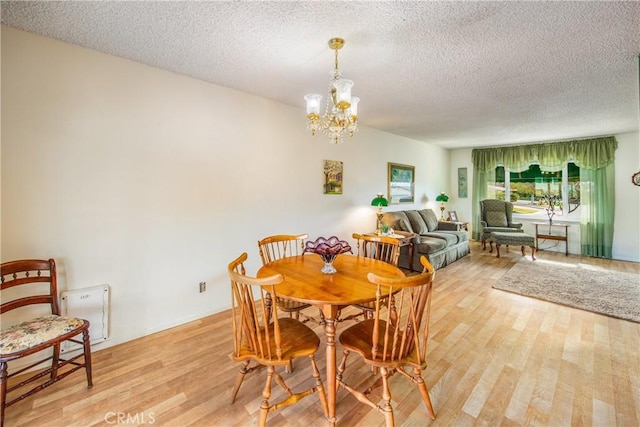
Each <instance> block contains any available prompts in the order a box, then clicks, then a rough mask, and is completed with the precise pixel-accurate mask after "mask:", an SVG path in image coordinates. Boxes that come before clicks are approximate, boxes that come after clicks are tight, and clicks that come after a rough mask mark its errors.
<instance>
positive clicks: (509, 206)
mask: <svg viewBox="0 0 640 427" xmlns="http://www.w3.org/2000/svg"><path fill="white" fill-rule="evenodd" d="M512 216H513V203H511V202H505V201H503V200H497V199H486V200H481V201H480V226H481V227H482V230H481V233H482V240H481V242H482V250H484V249H486V247H487V240H489V237H491V233H492V232H494V231H500V232H520V233H522V232H523V231H524V230H522V224H521V223H514V222H512Z"/></svg>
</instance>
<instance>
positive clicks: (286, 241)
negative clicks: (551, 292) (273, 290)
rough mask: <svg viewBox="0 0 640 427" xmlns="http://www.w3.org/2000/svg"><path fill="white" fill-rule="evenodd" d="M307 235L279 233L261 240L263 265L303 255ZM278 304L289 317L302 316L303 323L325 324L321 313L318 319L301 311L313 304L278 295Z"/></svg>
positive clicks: (259, 248)
mask: <svg viewBox="0 0 640 427" xmlns="http://www.w3.org/2000/svg"><path fill="white" fill-rule="evenodd" d="M307 237H309V235H308V234H298V235H291V234H278V235H275V236H269V237H265V238H264V239H262V240H260V241H259V242H258V250H259V252H260V258H262V265H267V264H269V263H271V262H273V261H276V260H279V259H282V258H286V257H291V256H297V255H302V254H303V252H304V241H305V239H306V238H307ZM276 305H277V306H278V308H279V309H280V310H281V311H283V312H285V313H288V314H289V317H293V318H295V319H298V320H300V318H301V317H302V320H301V321H302V322H303V323H304V322H308V321H310V320H311V321H314V322H317V323H320V324H324V318H323V317H322V316H321V315H320V320H317V319H315V318H314V317H312V316H308V315H306V314H305V313H301V311H302V310H304V309H305V308H309V307H311V304H305V303H302V302H297V301H293V300H290V299H286V298H282V297H278V299H277V300H276ZM320 314H322V312H320Z"/></svg>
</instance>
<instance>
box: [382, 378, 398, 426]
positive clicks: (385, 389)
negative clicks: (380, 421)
mask: <svg viewBox="0 0 640 427" xmlns="http://www.w3.org/2000/svg"><path fill="white" fill-rule="evenodd" d="M380 375H381V376H382V399H383V400H384V404H383V405H382V408H381V411H382V413H383V414H384V421H385V424H386V425H387V427H394V425H395V421H394V419H393V408H392V407H391V390H390V389H389V371H388V370H387V368H380Z"/></svg>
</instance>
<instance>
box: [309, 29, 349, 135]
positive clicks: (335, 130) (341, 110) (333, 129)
mask: <svg viewBox="0 0 640 427" xmlns="http://www.w3.org/2000/svg"><path fill="white" fill-rule="evenodd" d="M342 46H344V40H343V39H340V38H333V39H331V40H329V47H330V48H331V49H333V50H334V51H335V56H336V59H335V68H334V69H333V70H331V71H330V72H329V76H330V77H331V78H330V80H329V94H328V95H327V102H326V106H325V110H324V115H322V117H321V116H320V102H321V101H322V95H320V94H317V93H310V94H308V95H305V97H304V99H305V101H307V128H308V129H309V130H310V131H311V134H312V135H315V134H316V132H317V131H318V129H320V130H321V131H322V132H323V133H325V134H327V135H328V136H329V142H330V143H332V144H340V143H342V142H343V140H344V138H343V136H344V133H345V132H346V131H349V136H353V134H354V133H355V132H356V131H357V130H358V102H360V98H358V97H356V96H353V97H352V96H351V88H352V87H353V82H352V81H351V80H347V79H343V78H342V74H341V73H340V70H339V69H338V50H340V49H341V48H342Z"/></svg>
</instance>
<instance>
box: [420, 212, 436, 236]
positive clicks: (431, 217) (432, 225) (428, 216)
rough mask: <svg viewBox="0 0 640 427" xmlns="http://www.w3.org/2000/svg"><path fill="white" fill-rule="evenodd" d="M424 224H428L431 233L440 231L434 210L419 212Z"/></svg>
mask: <svg viewBox="0 0 640 427" xmlns="http://www.w3.org/2000/svg"><path fill="white" fill-rule="evenodd" d="M418 213H419V214H420V216H421V217H422V219H424V223H425V224H427V228H428V229H429V231H435V230H437V229H438V217H437V216H436V214H435V213H434V212H433V210H432V209H421V210H419V211H418Z"/></svg>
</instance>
